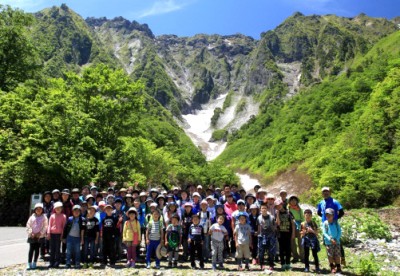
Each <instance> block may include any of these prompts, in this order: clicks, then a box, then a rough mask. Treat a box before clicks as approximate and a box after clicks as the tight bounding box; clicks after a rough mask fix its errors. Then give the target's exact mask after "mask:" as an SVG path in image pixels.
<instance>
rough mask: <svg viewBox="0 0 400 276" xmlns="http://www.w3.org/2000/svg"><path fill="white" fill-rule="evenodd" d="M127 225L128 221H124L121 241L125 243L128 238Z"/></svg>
mask: <svg viewBox="0 0 400 276" xmlns="http://www.w3.org/2000/svg"><path fill="white" fill-rule="evenodd" d="M128 223H129V221H128V220H127V221H125V224H124V229H123V230H122V241H123V242H124V241H126V239H127V237H128Z"/></svg>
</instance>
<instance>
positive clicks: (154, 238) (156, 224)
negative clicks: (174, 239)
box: [146, 208, 164, 269]
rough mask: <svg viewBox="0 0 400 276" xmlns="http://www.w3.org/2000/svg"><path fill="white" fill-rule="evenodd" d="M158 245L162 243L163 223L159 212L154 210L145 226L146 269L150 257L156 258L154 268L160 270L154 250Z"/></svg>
mask: <svg viewBox="0 0 400 276" xmlns="http://www.w3.org/2000/svg"><path fill="white" fill-rule="evenodd" d="M160 243H164V230H163V222H162V220H161V214H160V211H159V210H158V209H157V208H155V209H154V211H153V213H152V214H151V219H150V221H149V222H148V224H147V230H146V244H147V252H146V268H147V269H149V268H150V263H151V256H152V255H155V256H156V268H157V269H160V259H158V258H157V254H155V253H156V250H157V247H158V246H159V245H160Z"/></svg>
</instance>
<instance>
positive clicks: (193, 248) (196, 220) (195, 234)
mask: <svg viewBox="0 0 400 276" xmlns="http://www.w3.org/2000/svg"><path fill="white" fill-rule="evenodd" d="M192 221H193V223H192V225H190V228H189V239H188V243H189V245H190V262H191V267H192V269H196V263H195V257H196V256H197V258H198V259H199V260H200V269H203V268H204V260H203V248H202V246H203V241H204V232H203V227H202V226H201V225H200V217H199V215H197V214H194V215H193V216H192Z"/></svg>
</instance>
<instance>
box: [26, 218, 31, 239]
mask: <svg viewBox="0 0 400 276" xmlns="http://www.w3.org/2000/svg"><path fill="white" fill-rule="evenodd" d="M26 233H28V236H29V237H31V236H32V216H30V217H29V219H28V221H27V222H26Z"/></svg>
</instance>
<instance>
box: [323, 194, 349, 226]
mask: <svg viewBox="0 0 400 276" xmlns="http://www.w3.org/2000/svg"><path fill="white" fill-rule="evenodd" d="M328 208H332V209H333V210H335V214H334V217H333V220H338V215H339V210H341V209H343V207H342V205H341V204H340V203H339V201H337V200H335V199H333V198H331V197H328V198H327V199H323V200H321V201H320V202H319V203H318V206H317V212H318V214H321V215H322V222H324V221H325V220H326V215H325V210H326V209H328Z"/></svg>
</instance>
